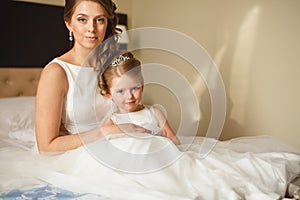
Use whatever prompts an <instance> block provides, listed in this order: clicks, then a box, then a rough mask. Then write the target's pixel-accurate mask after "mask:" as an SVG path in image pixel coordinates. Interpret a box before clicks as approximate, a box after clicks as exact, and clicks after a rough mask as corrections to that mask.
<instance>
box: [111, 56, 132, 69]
mask: <svg viewBox="0 0 300 200" xmlns="http://www.w3.org/2000/svg"><path fill="white" fill-rule="evenodd" d="M129 59H130V57H128V56H123V55H120V56H119V57H117V58H116V59H115V60H114V61H113V62H112V63H111V65H112V66H113V67H116V66H118V65H120V64H121V63H122V62H124V61H126V60H129Z"/></svg>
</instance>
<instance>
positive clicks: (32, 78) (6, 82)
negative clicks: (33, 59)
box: [0, 67, 43, 97]
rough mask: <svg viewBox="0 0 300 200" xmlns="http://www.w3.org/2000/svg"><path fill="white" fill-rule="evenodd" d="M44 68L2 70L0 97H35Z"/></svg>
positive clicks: (0, 73) (0, 74)
mask: <svg viewBox="0 0 300 200" xmlns="http://www.w3.org/2000/svg"><path fill="white" fill-rule="evenodd" d="M42 70H43V68H14V67H8V68H0V97H15V96H34V95H35V93H36V88H37V84H38V81H39V78H40V73H41V71H42Z"/></svg>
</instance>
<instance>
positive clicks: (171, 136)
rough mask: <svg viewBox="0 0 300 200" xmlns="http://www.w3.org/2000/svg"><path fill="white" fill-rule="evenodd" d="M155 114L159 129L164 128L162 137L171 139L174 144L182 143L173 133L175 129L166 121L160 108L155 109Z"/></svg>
mask: <svg viewBox="0 0 300 200" xmlns="http://www.w3.org/2000/svg"><path fill="white" fill-rule="evenodd" d="M154 112H155V115H156V119H157V121H158V124H159V127H160V128H162V136H164V137H167V138H169V139H170V140H172V141H173V142H174V144H176V145H179V144H180V141H179V139H178V138H177V136H176V133H175V132H174V131H173V129H172V128H171V126H170V125H169V122H168V120H167V119H166V117H165V115H164V114H163V112H162V111H161V110H160V109H159V108H156V107H154Z"/></svg>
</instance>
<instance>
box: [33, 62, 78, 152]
mask: <svg viewBox="0 0 300 200" xmlns="http://www.w3.org/2000/svg"><path fill="white" fill-rule="evenodd" d="M67 92H68V80H67V77H66V74H65V71H64V70H63V69H62V68H61V67H60V66H59V65H58V64H56V63H51V64H49V66H47V67H45V68H44V70H43V71H42V74H41V77H40V80H39V85H38V89H37V94H36V127H35V129H36V139H37V144H38V149H39V151H41V152H61V151H66V150H69V149H74V148H77V147H79V146H81V145H82V143H81V141H80V138H79V136H78V135H77V134H74V135H66V136H59V129H60V125H61V115H62V107H63V100H64V97H65V95H66V94H67Z"/></svg>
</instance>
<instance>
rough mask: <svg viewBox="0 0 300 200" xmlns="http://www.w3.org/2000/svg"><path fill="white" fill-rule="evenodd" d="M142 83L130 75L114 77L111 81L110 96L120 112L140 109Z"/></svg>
mask: <svg viewBox="0 0 300 200" xmlns="http://www.w3.org/2000/svg"><path fill="white" fill-rule="evenodd" d="M143 88H144V86H143V84H141V82H140V81H139V80H137V79H136V78H134V77H132V76H131V75H123V76H122V77H120V78H114V79H113V80H112V83H111V88H110V95H109V96H110V97H111V98H112V100H113V101H114V102H115V104H116V105H117V106H118V108H119V112H120V113H128V112H135V111H138V110H139V109H140V106H139V104H140V102H141V100H142V93H143Z"/></svg>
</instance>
